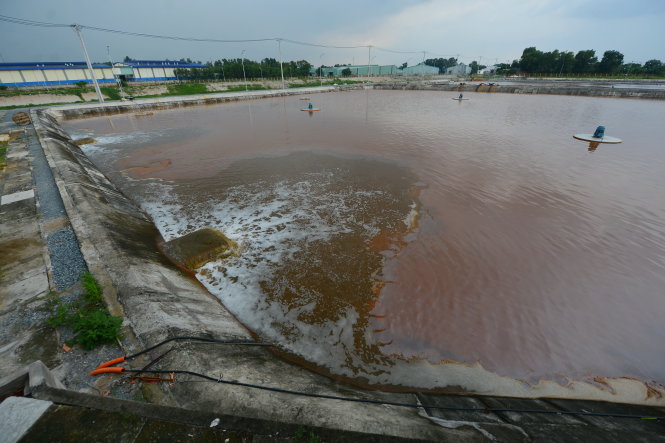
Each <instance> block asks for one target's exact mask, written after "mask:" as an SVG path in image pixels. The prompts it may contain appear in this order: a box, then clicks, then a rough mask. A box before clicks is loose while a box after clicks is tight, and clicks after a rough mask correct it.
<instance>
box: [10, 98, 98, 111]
mask: <svg viewBox="0 0 665 443" xmlns="http://www.w3.org/2000/svg"><path fill="white" fill-rule="evenodd" d="M95 101H96V100H95ZM74 103H83V100H79V101H77V102H58V103H42V104H39V105H34V104H32V103H28V104H27V105H12V106H0V109H2V110H6V109H21V108H36V107H39V106H58V105H73V104H74Z"/></svg>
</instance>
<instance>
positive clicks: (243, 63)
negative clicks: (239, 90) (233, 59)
mask: <svg viewBox="0 0 665 443" xmlns="http://www.w3.org/2000/svg"><path fill="white" fill-rule="evenodd" d="M244 54H245V50H244V49H243V50H242V52H241V53H240V63H241V64H242V78H244V79H245V92H247V91H248V89H247V76H246V75H245V58H244Z"/></svg>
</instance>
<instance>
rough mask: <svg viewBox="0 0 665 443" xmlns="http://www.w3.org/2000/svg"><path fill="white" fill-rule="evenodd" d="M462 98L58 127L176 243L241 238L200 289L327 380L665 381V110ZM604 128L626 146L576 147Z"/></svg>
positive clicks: (293, 105)
mask: <svg viewBox="0 0 665 443" xmlns="http://www.w3.org/2000/svg"><path fill="white" fill-rule="evenodd" d="M455 95H456V94H454V93H452V92H426V91H421V92H412V91H409V92H406V91H355V92H344V93H330V94H314V95H311V96H310V98H311V100H312V102H313V104H314V106H315V107H317V108H321V111H320V112H314V113H308V112H302V111H301V110H300V109H301V108H304V107H305V105H306V104H307V101H303V100H299V99H298V97H287V98H271V99H262V100H252V101H245V102H234V103H227V104H220V105H210V106H201V107H189V108H185V109H171V110H166V111H154V115H152V116H145V117H137V116H134V115H131V114H129V115H115V116H110V117H98V118H91V119H82V120H76V121H68V122H66V124H65V127H66V129H67V130H68V131H69V132H70V134H73V135H74V136H76V137H79V136H87V135H91V136H93V137H94V138H96V139H97V140H98V142H97V143H95V144H94V145H88V146H84V147H83V150H84V151H85V152H86V153H87V154H88V155H89V157H90V158H91V159H92V160H93V161H94V162H95V163H96V164H97V165H98V166H99V167H100V169H101V170H102V171H103V172H104V173H105V174H107V176H109V177H110V178H111V179H112V180H113V181H114V182H115V183H117V184H118V185H119V187H120V188H121V189H123V191H124V192H125V193H126V194H128V195H130V196H131V197H132V198H133V199H134V200H135V201H136V202H138V204H140V205H141V207H142V208H144V210H145V211H146V212H147V213H148V214H149V215H150V216H151V217H152V218H153V220H154V222H155V224H156V225H157V227H158V228H159V230H160V232H161V233H162V235H163V236H164V238H165V239H166V240H169V239H173V238H177V237H179V236H181V235H184V234H187V233H189V232H192V231H194V230H196V229H200V228H203V227H214V228H218V229H220V230H222V231H223V232H224V233H225V234H226V235H227V236H229V237H230V238H232V239H234V240H235V241H237V242H238V243H239V244H240V247H241V253H240V254H239V256H238V257H236V258H232V259H229V260H227V261H224V262H220V263H210V264H208V265H206V266H205V267H204V268H202V269H201V270H199V273H198V274H197V278H198V279H199V280H201V281H202V282H203V283H204V285H205V286H206V287H207V288H208V289H209V290H210V291H211V292H212V293H213V294H215V295H216V296H217V297H219V298H220V300H221V301H222V302H223V303H224V304H225V306H227V308H228V309H229V310H231V311H232V312H233V313H234V314H235V315H236V316H237V317H238V318H239V319H240V320H241V321H242V322H243V323H245V324H246V325H247V326H248V327H250V328H251V329H252V330H254V331H255V332H256V333H257V334H258V335H259V336H261V337H262V338H264V339H265V340H267V341H276V342H278V343H280V344H281V346H282V347H283V349H284V351H285V352H287V353H290V354H292V355H293V356H296V357H298V358H301V359H304V360H306V361H307V362H309V363H312V364H315V365H317V366H318V367H320V368H322V369H323V370H324V371H326V372H328V373H331V374H333V375H338V376H342V377H346V378H349V379H355V380H358V381H360V382H363V383H374V384H383V385H391V386H405V387H416V388H445V387H450V386H459V387H461V388H462V389H468V390H473V391H477V392H478V391H480V392H500V393H501V392H504V391H505V390H510V389H516V387H517V386H522V387H524V386H526V387H525V388H524V389H526V390H528V389H535V388H534V386H536V385H537V384H538V382H539V381H541V380H549V381H551V382H552V383H551V384H552V385H554V387H550V388H551V389H554V390H555V391H556V390H557V389H559V388H561V389H560V390H565V389H570V388H571V381H573V380H575V381H581V382H586V383H589V384H590V386H592V387H594V389H595V388H598V389H601V390H602V389H605V390H609V391H611V390H612V389H611V388H609V387H608V386H607V384H606V383H607V381H606V379H607V378H620V377H625V378H627V379H636V380H639V381H641V382H645V383H648V384H649V385H650V386H651V388H652V389H651V391H650V392H652V393H653V392H657V391H658V389H663V386H664V385H665V322H664V321H663V319H664V318H665V146H664V145H663V143H662V140H663V138H662V136H661V135H660V134H659V130H660V128H661V126H662V121H663V115H665V112H664V111H665V103H663V102H661V101H651V100H633V99H610V98H589V97H566V96H551V95H548V96H526V95H508V94H473V93H466V94H465V98H469V99H470V100H468V101H464V102H457V101H454V100H451V98H452V97H453V96H455ZM601 124H602V125H604V126H606V128H607V129H606V134H607V135H611V136H616V137H619V138H622V139H623V140H624V142H623V143H622V144H619V145H601V146H600V147H598V149H596V150H595V151H589V150H588V149H587V145H586V144H585V143H584V142H580V141H577V140H574V139H573V138H572V135H573V134H574V133H592V132H593V131H594V129H595V128H596V126H598V125H601ZM458 363H463V364H462V365H460V364H458ZM465 371H466V372H465ZM489 379H491V380H492V381H488V380H489ZM509 380H520V381H519V382H517V384H511V383H512V381H509ZM503 385H505V386H506V388H505V389H503V388H501V387H500V386H503ZM541 386H542V384H541ZM550 388H548V389H550ZM520 389H521V388H520ZM560 390H559V391H560ZM559 391H557V392H559ZM525 392H526V391H525ZM548 392H549V391H548ZM585 392H586V391H585ZM504 393H505V392H504ZM522 394H524V392H522ZM524 395H528V394H524ZM557 395H558V394H557ZM582 395H587V394H582ZM656 396H657V395H656Z"/></svg>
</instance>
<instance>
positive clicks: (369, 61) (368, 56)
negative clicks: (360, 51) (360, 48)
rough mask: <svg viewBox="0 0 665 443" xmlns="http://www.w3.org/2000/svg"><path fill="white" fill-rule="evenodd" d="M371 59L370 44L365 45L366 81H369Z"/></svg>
mask: <svg viewBox="0 0 665 443" xmlns="http://www.w3.org/2000/svg"><path fill="white" fill-rule="evenodd" d="M371 61H372V45H369V46H367V82H368V83H369V74H370V72H371V71H370V66H369V64H370V63H371Z"/></svg>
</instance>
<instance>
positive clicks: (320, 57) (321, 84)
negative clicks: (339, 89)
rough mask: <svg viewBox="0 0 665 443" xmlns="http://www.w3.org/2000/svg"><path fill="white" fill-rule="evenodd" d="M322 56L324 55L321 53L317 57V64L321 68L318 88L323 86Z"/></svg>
mask: <svg viewBox="0 0 665 443" xmlns="http://www.w3.org/2000/svg"><path fill="white" fill-rule="evenodd" d="M324 55H326V54H325V53H323V54H321V55H320V56H319V63H320V64H321V67H320V68H319V86H323V56H324Z"/></svg>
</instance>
